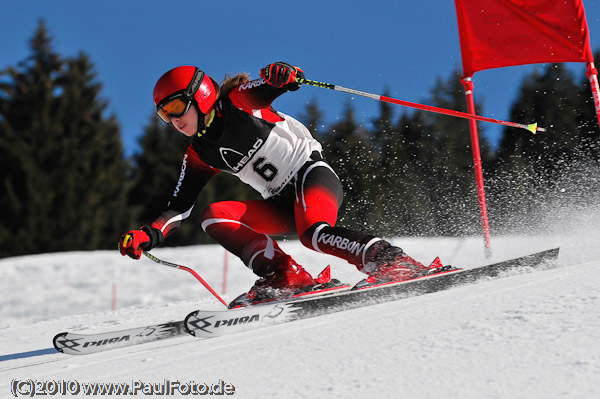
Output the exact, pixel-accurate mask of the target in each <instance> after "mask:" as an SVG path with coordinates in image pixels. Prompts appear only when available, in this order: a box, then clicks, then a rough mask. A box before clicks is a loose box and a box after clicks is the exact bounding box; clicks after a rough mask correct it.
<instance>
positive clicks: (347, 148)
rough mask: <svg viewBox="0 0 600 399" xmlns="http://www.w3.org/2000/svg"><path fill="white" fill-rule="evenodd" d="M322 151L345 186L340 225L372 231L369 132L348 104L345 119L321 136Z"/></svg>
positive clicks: (373, 159)
mask: <svg viewBox="0 0 600 399" xmlns="http://www.w3.org/2000/svg"><path fill="white" fill-rule="evenodd" d="M323 145H324V148H323V151H324V155H325V158H326V159H327V161H328V162H329V163H330V164H331V165H332V167H333V169H334V170H335V171H336V173H337V174H338V176H339V177H340V180H341V182H342V184H343V186H344V205H343V207H342V209H341V211H340V217H339V219H340V223H341V224H343V225H344V226H347V227H350V228H356V229H359V230H367V229H368V228H372V227H371V226H373V225H374V224H376V223H374V222H373V209H374V202H375V201H374V197H375V196H374V193H375V192H376V191H374V186H375V185H374V184H373V182H372V181H373V179H374V176H376V175H377V168H376V155H375V153H374V152H373V147H372V145H371V143H370V139H369V136H368V132H367V131H366V130H365V129H364V128H362V127H360V126H359V125H358V124H357V122H356V120H355V117H354V110H353V108H352V106H351V105H350V103H346V109H345V111H344V117H343V118H342V119H341V120H340V122H338V123H336V124H334V125H333V126H331V127H330V130H329V132H328V133H327V134H326V135H325V136H324V140H323Z"/></svg>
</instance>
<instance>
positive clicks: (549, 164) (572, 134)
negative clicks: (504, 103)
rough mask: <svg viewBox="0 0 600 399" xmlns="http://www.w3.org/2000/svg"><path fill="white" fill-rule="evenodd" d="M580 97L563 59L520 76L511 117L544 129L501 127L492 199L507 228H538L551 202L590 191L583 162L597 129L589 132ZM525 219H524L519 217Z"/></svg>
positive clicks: (571, 199)
mask: <svg viewBox="0 0 600 399" xmlns="http://www.w3.org/2000/svg"><path fill="white" fill-rule="evenodd" d="M587 89H588V90H589V86H588V87H587ZM584 99H585V96H583V95H582V94H581V89H580V88H579V87H578V86H577V85H576V84H575V80H574V77H573V74H572V73H571V72H569V71H568V70H567V69H566V68H565V67H564V65H562V64H550V65H547V66H545V67H544V68H543V69H541V70H536V71H534V72H533V73H532V74H531V75H529V76H526V77H525V79H524V80H523V83H522V85H521V90H520V93H519V96H518V98H517V99H516V101H515V102H514V104H513V106H512V108H511V118H512V120H516V121H523V122H531V121H536V122H538V123H539V125H540V126H543V127H545V128H546V129H547V132H545V133H538V134H536V135H531V134H528V133H525V132H523V131H517V130H516V129H512V128H506V129H505V130H504V131H503V136H502V139H501V141H500V147H499V150H498V154H497V161H496V164H497V165H496V175H497V176H496V181H497V183H498V184H497V187H496V188H495V190H497V192H496V194H495V202H497V204H498V205H497V206H498V207H502V210H503V214H504V215H505V216H504V218H503V219H504V221H503V223H504V225H505V226H506V228H508V227H510V228H512V229H515V228H521V229H524V228H526V229H528V231H532V229H534V230H535V229H538V228H541V226H542V225H543V223H544V221H545V216H546V215H548V214H551V213H552V212H553V210H552V208H553V207H556V206H558V204H559V203H560V202H562V201H568V202H569V203H570V204H571V205H574V204H575V203H577V202H580V201H581V200H582V199H583V198H585V196H583V195H582V194H584V192H585V191H586V190H587V191H589V190H588V189H587V188H586V187H592V185H591V184H590V183H593V181H595V180H596V178H595V177H593V176H592V177H590V176H589V173H587V172H586V171H585V170H584V169H585V168H587V166H583V163H585V158H586V157H587V154H589V153H590V152H589V151H590V149H593V147H594V146H595V145H596V144H595V143H597V141H596V140H595V138H596V137H597V134H596V133H594V132H590V130H589V126H590V123H589V120H588V123H586V124H583V123H582V120H581V116H582V109H583V108H585V107H586V104H585V102H586V101H585V100H584ZM587 106H589V104H588V105H587ZM582 167H583V168H584V169H582ZM586 175H587V177H585V176H586ZM583 179H588V182H586V181H585V180H583ZM590 179H591V180H590ZM593 187H597V184H595V183H594V185H593ZM595 196H597V195H595ZM523 220H527V221H528V223H526V224H523V223H520V221H523Z"/></svg>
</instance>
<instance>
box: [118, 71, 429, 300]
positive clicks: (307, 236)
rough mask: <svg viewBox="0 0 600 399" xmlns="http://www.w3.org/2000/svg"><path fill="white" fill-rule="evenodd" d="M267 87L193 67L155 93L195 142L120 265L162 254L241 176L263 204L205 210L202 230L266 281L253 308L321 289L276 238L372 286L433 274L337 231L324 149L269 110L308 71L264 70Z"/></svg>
mask: <svg viewBox="0 0 600 399" xmlns="http://www.w3.org/2000/svg"><path fill="white" fill-rule="evenodd" d="M260 76H261V79H258V80H250V77H249V76H248V74H245V73H242V74H239V75H236V76H234V77H231V78H229V79H226V80H225V81H224V82H223V83H222V85H221V86H219V85H218V84H217V83H216V82H215V81H214V80H213V79H212V78H211V77H210V76H208V75H206V74H205V73H204V72H203V71H202V70H201V69H199V68H197V67H194V66H179V67H176V68H173V69H171V70H169V71H168V72H166V73H165V74H164V75H163V76H161V77H160V79H159V80H158V82H157V83H156V85H155V87H154V93H153V95H154V104H155V106H156V112H157V114H158V116H159V117H160V118H161V119H162V120H163V121H164V122H165V123H167V124H171V125H172V126H173V128H175V129H176V130H177V131H179V132H181V133H183V134H184V135H186V136H188V137H190V138H191V140H190V144H189V146H188V148H187V151H186V153H185V155H184V158H183V165H182V169H181V174H180V177H179V181H178V182H177V183H176V187H175V190H174V192H173V195H172V197H171V200H170V202H169V204H168V205H167V207H166V209H165V210H164V212H163V213H162V214H161V215H160V216H159V217H158V218H157V219H156V220H154V222H152V223H151V224H150V225H146V226H143V227H141V228H140V229H137V230H131V231H129V232H127V233H126V234H124V235H123V236H121V239H120V242H119V248H120V252H121V254H122V255H128V256H130V257H131V258H134V259H139V258H140V255H141V253H142V251H143V250H145V251H148V250H150V249H152V248H154V247H156V246H157V245H161V244H162V243H163V241H164V238H165V237H166V236H168V235H169V234H171V233H173V231H174V230H175V229H177V228H178V227H179V226H180V225H181V223H182V222H183V220H184V219H186V218H187V217H188V216H189V215H190V213H191V211H192V208H193V206H194V202H195V200H196V199H197V197H198V195H199V193H200V191H201V190H202V188H203V187H204V186H205V185H206V184H207V183H208V181H209V180H210V179H211V178H212V177H213V176H214V175H216V174H217V173H219V172H227V173H231V174H234V175H236V176H237V177H238V178H239V179H240V180H242V181H243V182H244V183H247V184H249V185H250V186H252V187H253V188H254V189H256V190H257V191H258V192H259V193H260V194H261V195H262V197H263V198H264V199H263V200H248V201H223V202H216V203H213V204H210V205H208V207H207V208H206V209H205V210H204V213H203V215H202V228H203V229H204V230H205V231H206V233H208V234H209V235H210V236H211V237H212V238H214V239H215V240H216V241H217V242H218V243H220V244H221V245H222V246H223V247H224V248H225V249H226V250H228V251H229V252H231V253H233V254H235V255H236V256H238V257H239V258H240V259H241V260H242V261H243V262H244V264H245V265H246V266H247V267H248V268H250V270H252V271H253V272H254V273H255V274H256V275H258V276H259V277H260V278H259V279H258V280H257V281H256V283H255V284H254V286H253V287H252V288H251V289H250V291H249V292H248V293H247V294H246V299H247V300H248V301H250V302H252V301H259V300H264V299H270V298H285V297H289V296H291V295H293V294H294V293H297V292H302V291H307V290H310V289H311V288H312V287H314V286H315V285H316V284H317V283H316V282H315V280H314V279H313V277H312V276H311V275H310V274H309V273H308V272H307V271H306V270H305V269H304V268H303V267H302V266H300V265H299V264H297V263H296V262H295V261H294V259H293V258H292V257H291V256H290V255H288V254H286V253H285V252H283V250H281V248H280V247H279V245H278V244H277V242H275V241H274V240H273V239H272V238H271V237H270V235H281V234H285V233H297V234H298V236H299V238H300V241H301V242H302V244H303V245H305V246H306V247H308V248H310V249H312V250H315V251H318V252H322V253H326V254H330V255H333V256H336V257H339V258H342V259H345V260H347V261H348V262H349V263H351V264H353V265H355V266H356V267H357V268H358V270H360V271H361V272H363V273H365V274H367V275H369V279H368V281H369V282H370V283H381V282H387V281H402V280H406V279H410V278H414V277H416V276H418V275H421V274H423V273H426V271H427V270H428V268H427V267H426V266H424V265H423V264H421V263H419V262H417V261H415V260H414V259H412V258H411V257H409V256H408V255H406V254H405V253H404V252H403V251H402V249H400V248H398V247H395V246H392V245H390V243H389V242H387V241H385V240H383V239H381V238H378V237H375V236H372V235H368V234H365V233H362V232H357V231H353V230H350V229H347V228H344V227H339V226H335V223H336V220H337V216H338V210H339V208H340V206H341V203H342V196H343V191H342V184H341V183H340V180H339V178H338V176H337V175H336V173H335V172H334V170H333V169H332V168H331V166H330V165H329V164H328V163H327V162H326V160H324V159H323V156H322V153H321V151H322V148H321V144H320V143H319V142H318V141H317V140H315V139H314V138H313V137H312V135H311V133H310V132H309V131H308V129H307V128H306V127H305V126H304V125H302V124H301V123H300V122H298V121H297V120H296V119H294V118H292V117H290V116H288V115H285V114H283V113H281V112H278V111H275V110H274V109H273V108H272V106H271V103H272V102H273V100H275V99H276V98H277V97H279V96H280V95H282V94H283V93H285V92H287V91H295V90H298V89H299V88H300V86H301V82H302V80H303V79H304V72H303V71H302V69H300V68H298V67H295V66H292V65H290V64H287V63H284V62H275V63H272V64H269V65H267V66H266V67H265V68H263V69H262V70H261V71H260Z"/></svg>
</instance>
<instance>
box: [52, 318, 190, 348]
mask: <svg viewBox="0 0 600 399" xmlns="http://www.w3.org/2000/svg"><path fill="white" fill-rule="evenodd" d="M186 334H187V331H186V330H185V327H184V322H183V321H173V322H168V323H161V324H154V325H148V326H144V327H137V328H129V329H125V330H120V331H112V332H106V333H98V334H78V333H71V332H62V333H59V334H56V336H55V337H54V339H53V340H52V343H53V344H54V347H55V348H56V350H57V351H59V352H61V353H65V354H68V355H87V354H90V353H96V352H102V351H106V350H111V349H116V348H123V347H126V346H131V345H137V344H143V343H146V342H152V341H157V340H159V339H167V338H173V337H177V336H181V335H186Z"/></svg>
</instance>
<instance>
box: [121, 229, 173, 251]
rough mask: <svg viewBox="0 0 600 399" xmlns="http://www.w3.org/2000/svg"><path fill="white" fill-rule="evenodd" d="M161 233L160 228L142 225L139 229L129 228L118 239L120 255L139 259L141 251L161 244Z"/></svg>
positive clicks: (162, 238) (162, 239)
mask: <svg viewBox="0 0 600 399" xmlns="http://www.w3.org/2000/svg"><path fill="white" fill-rule="evenodd" d="M163 241H164V237H163V234H162V232H161V231H160V230H158V229H155V228H154V227H150V226H143V227H142V228H141V229H139V230H130V231H129V232H127V233H125V234H123V235H122V236H121V239H120V240H119V251H120V252H121V255H123V256H125V255H127V256H129V257H130V258H133V259H139V258H140V256H141V255H142V251H149V250H151V249H152V248H154V247H155V246H157V245H159V244H162V242H163Z"/></svg>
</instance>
